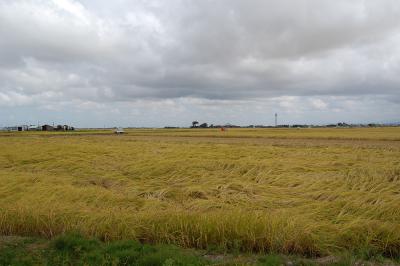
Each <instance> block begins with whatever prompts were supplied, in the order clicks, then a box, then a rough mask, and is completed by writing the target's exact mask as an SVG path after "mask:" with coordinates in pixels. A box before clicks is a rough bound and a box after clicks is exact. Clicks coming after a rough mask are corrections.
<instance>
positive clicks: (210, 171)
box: [0, 128, 400, 258]
mask: <svg viewBox="0 0 400 266" xmlns="http://www.w3.org/2000/svg"><path fill="white" fill-rule="evenodd" d="M67 231H79V232H81V233H83V234H85V235H91V236H97V237H100V238H102V239H105V240H111V239H125V238H132V239H139V240H141V241H143V242H148V243H159V242H162V243H173V244H177V245H179V246H182V247H195V248H202V249H206V248H210V247H218V248H222V249H224V250H230V249H235V250H242V251H251V252H259V251H261V252H279V253H286V254H292V253H296V254H302V255H315V256H318V255H327V254H334V253H336V252H342V251H351V252H369V253H374V254H383V255H385V256H389V257H394V258H399V257H400V128H364V129H231V130H228V131H227V132H220V131H219V130H218V129H206V130H191V129H177V130H172V129H171V130H166V129H158V130H144V129H143V130H139V129H138V130H129V131H128V132H127V134H125V135H113V134H111V133H109V132H108V131H82V132H72V133H52V132H47V133H45V132H44V133H25V132H22V133H17V132H16V133H0V235H21V236H38V235H40V236H44V237H53V236H55V235H58V234H60V233H63V232H67Z"/></svg>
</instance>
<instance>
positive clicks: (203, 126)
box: [199, 123, 208, 128]
mask: <svg viewBox="0 0 400 266" xmlns="http://www.w3.org/2000/svg"><path fill="white" fill-rule="evenodd" d="M199 127H201V128H207V127H208V124H207V123H203V124H201V125H200V126H199Z"/></svg>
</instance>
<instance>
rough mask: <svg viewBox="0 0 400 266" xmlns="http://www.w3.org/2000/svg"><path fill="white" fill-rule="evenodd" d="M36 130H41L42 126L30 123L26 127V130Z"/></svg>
mask: <svg viewBox="0 0 400 266" xmlns="http://www.w3.org/2000/svg"><path fill="white" fill-rule="evenodd" d="M38 130H42V127H40V126H34V125H30V126H29V127H28V131H38Z"/></svg>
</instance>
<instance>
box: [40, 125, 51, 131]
mask: <svg viewBox="0 0 400 266" xmlns="http://www.w3.org/2000/svg"><path fill="white" fill-rule="evenodd" d="M42 130H43V131H53V130H54V127H52V126H50V125H43V126H42Z"/></svg>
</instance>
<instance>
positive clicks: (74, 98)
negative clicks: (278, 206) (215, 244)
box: [0, 0, 400, 127]
mask: <svg viewBox="0 0 400 266" xmlns="http://www.w3.org/2000/svg"><path fill="white" fill-rule="evenodd" d="M275 112H277V113H278V114H279V122H280V123H282V124H283V123H285V124H286V123H331V122H340V121H346V122H392V121H400V2H399V1H398V0H352V1H348V0H335V1H332V0H296V1H293V0H274V1H272V0H168V1H165V0H159V1H151V0H142V1H139V0H113V1H110V0H96V1H95V0H79V1H78V0H53V1H50V0H0V126H5V125H14V124H37V123H38V122H40V123H53V122H54V123H56V124H58V123H63V124H64V123H69V124H72V125H75V126H78V127H102V126H117V125H122V126H185V125H189V124H190V123H191V121H193V120H198V121H202V122H203V121H206V122H209V123H214V124H218V123H228V122H229V123H233V124H240V125H249V124H273V121H274V113H275Z"/></svg>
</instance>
